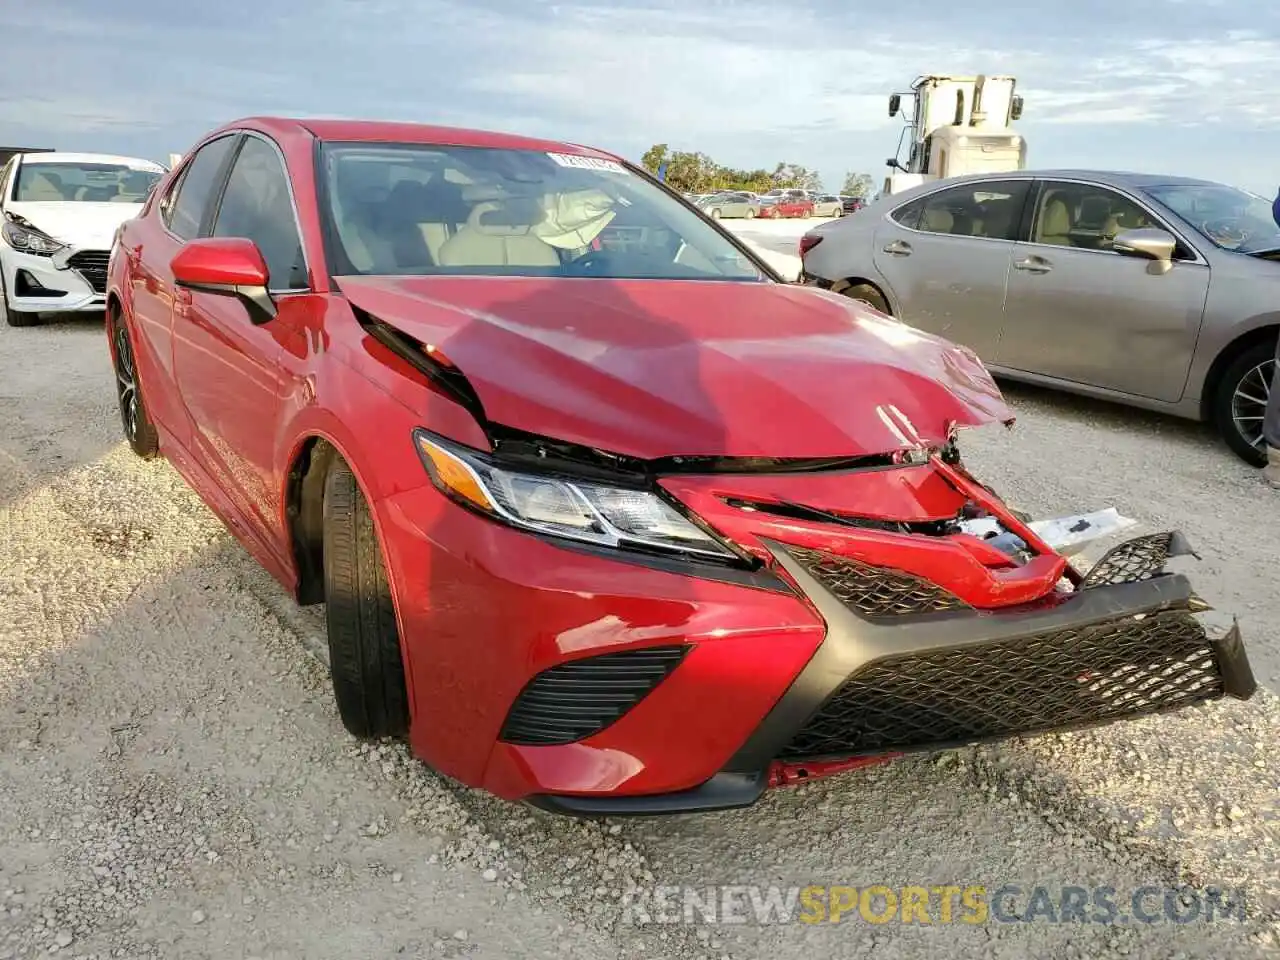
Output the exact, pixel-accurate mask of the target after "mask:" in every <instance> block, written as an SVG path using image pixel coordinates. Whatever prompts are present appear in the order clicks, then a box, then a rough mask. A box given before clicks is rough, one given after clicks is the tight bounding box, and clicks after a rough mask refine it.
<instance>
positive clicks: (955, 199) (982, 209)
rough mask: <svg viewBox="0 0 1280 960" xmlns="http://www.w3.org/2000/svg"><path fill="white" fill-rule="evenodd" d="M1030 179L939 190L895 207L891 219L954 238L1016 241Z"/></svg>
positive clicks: (926, 231) (911, 226)
mask: <svg viewBox="0 0 1280 960" xmlns="http://www.w3.org/2000/svg"><path fill="white" fill-rule="evenodd" d="M1029 186H1030V181H1027V180H983V181H979V182H976V183H966V184H962V185H960V186H957V187H951V188H950V189H948V190H939V191H938V192H937V193H931V194H929V195H928V196H924V197H919V198H917V199H915V200H913V201H911V202H910V203H908V204H906V205H904V206H902V207H899V208H898V209H897V210H895V211H894V212H893V214H892V217H893V219H894V220H896V221H897V222H898V223H900V224H902V226H904V227H908V228H909V229H912V230H920V231H922V232H924V233H941V234H947V235H950V236H955V237H983V238H985V239H987V240H1016V239H1017V237H1018V224H1019V222H1020V220H1021V218H1022V207H1023V204H1024V203H1025V202H1026V199H1027V191H1028V188H1029Z"/></svg>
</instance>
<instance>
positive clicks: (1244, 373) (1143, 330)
mask: <svg viewBox="0 0 1280 960" xmlns="http://www.w3.org/2000/svg"><path fill="white" fill-rule="evenodd" d="M800 246H801V256H802V259H803V267H802V273H801V280H802V282H807V283H812V284H817V285H819V286H822V287H825V288H828V289H832V290H836V291H839V292H841V293H845V294H847V295H849V296H852V297H855V298H857V299H861V300H865V301H867V302H868V303H870V304H871V305H873V306H874V307H876V308H877V309H878V310H881V311H882V312H885V313H889V314H892V315H893V316H895V317H899V318H901V319H902V320H905V321H906V322H907V323H909V324H911V325H912V326H915V327H918V328H920V329H922V330H926V331H929V332H932V333H937V334H941V335H944V336H946V337H948V338H951V339H954V340H957V341H959V342H960V343H963V344H965V345H967V346H969V347H971V348H972V349H973V350H975V351H976V352H977V353H978V355H979V356H980V357H982V359H983V361H984V362H985V363H986V364H987V365H988V367H989V368H990V369H991V370H993V371H994V372H996V373H997V374H999V375H1003V376H1005V377H1008V378H1010V379H1020V380H1027V381H1029V382H1033V383H1039V384H1043V385H1046V386H1051V387H1056V388H1059V389H1063V390H1069V391H1073V392H1077V393H1084V394H1089V395H1092V396H1097V397H1102V398H1105V399H1109V400H1114V401H1118V402H1120V403H1127V404H1132V405H1134V406H1139V407H1145V408H1149V409H1153V410H1160V411H1164V412H1166V413H1170V414H1173V415H1175V416H1181V417H1188V418H1192V419H1198V420H1205V421H1208V422H1210V423H1212V424H1213V425H1214V426H1215V427H1216V428H1217V430H1218V431H1219V432H1220V433H1221V435H1222V436H1223V438H1224V439H1225V440H1226V442H1227V444H1228V445H1229V446H1230V447H1231V449H1232V450H1234V451H1235V452H1236V453H1237V454H1238V455H1239V456H1241V457H1243V458H1244V459H1245V460H1248V461H1249V462H1250V463H1254V464H1258V465H1261V464H1262V463H1263V461H1264V454H1263V447H1264V443H1263V439H1262V419H1263V411H1264V409H1265V406H1266V401H1267V397H1268V394H1269V391H1270V390H1272V389H1277V384H1275V383H1274V380H1275V372H1274V367H1275V361H1274V357H1275V347H1276V337H1277V335H1278V332H1280V326H1278V325H1277V321H1276V316H1277V313H1276V291H1277V290H1280V262H1278V261H1280V229H1278V228H1277V226H1276V223H1275V221H1274V220H1273V219H1272V213H1271V201H1270V200H1269V199H1265V198H1263V197H1259V196H1256V195H1254V194H1251V193H1246V192H1245V191H1242V190H1238V189H1236V188H1234V187H1230V186H1227V185H1225V184H1221V183H1214V182H1210V181H1205V180H1194V179H1189V178H1185V177H1168V176H1147V175H1140V174H1127V173H1110V172H1097V171H1079V170H1060V171H1044V172H1032V171H1020V172H1018V173H1016V174H1014V173H1002V174H995V173H993V174H986V175H975V176H969V177H963V178H957V179H949V180H947V181H945V182H944V183H930V184H926V185H924V186H921V187H917V188H915V189H913V190H909V191H906V192H903V193H900V194H894V195H891V196H888V197H885V198H883V199H882V200H880V201H879V202H878V203H876V204H873V205H872V206H870V207H868V208H867V210H866V211H864V215H860V216H857V217H851V218H848V219H845V220H841V221H840V222H838V223H833V224H826V225H822V226H819V227H816V228H815V229H814V230H811V231H809V233H808V234H806V236H805V237H804V238H803V239H802V240H801V243H800Z"/></svg>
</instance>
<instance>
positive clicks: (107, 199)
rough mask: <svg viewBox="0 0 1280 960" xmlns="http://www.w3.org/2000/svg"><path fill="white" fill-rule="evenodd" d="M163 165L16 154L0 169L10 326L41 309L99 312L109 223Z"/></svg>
mask: <svg viewBox="0 0 1280 960" xmlns="http://www.w3.org/2000/svg"><path fill="white" fill-rule="evenodd" d="M164 172H165V170H164V167H162V166H161V165H160V164H158V163H152V162H151V161H150V160H140V159H137V158H136V157H117V156H111V155H107V154H95V153H22V154H17V155H15V156H13V157H11V158H10V159H9V162H8V163H7V164H6V165H5V167H4V169H3V171H0V215H2V217H3V222H2V223H0V294H3V297H4V314H5V320H6V322H8V324H9V325H10V326H12V327H25V326H30V325H32V324H34V323H37V322H38V321H39V319H40V315H41V314H44V313H73V312H78V311H98V312H100V311H101V310H102V309H103V307H104V305H105V303H106V296H105V295H106V290H107V258H108V256H109V255H110V251H111V240H112V237H113V236H114V234H115V232H116V228H117V227H118V226H120V224H121V223H123V222H124V221H125V220H128V219H129V218H130V217H133V216H135V215H136V214H137V213H138V211H139V210H141V209H142V203H143V201H144V200H145V199H146V197H147V193H148V192H149V191H150V189H151V187H152V186H153V185H154V184H155V183H156V181H157V180H159V179H160V177H161V175H162V174H163V173H164Z"/></svg>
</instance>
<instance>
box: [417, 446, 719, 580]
mask: <svg viewBox="0 0 1280 960" xmlns="http://www.w3.org/2000/svg"><path fill="white" fill-rule="evenodd" d="M413 439H414V443H415V445H416V446H417V448H418V453H419V455H420V456H421V457H422V462H423V464H424V465H425V466H426V468H427V472H428V474H430V476H431V480H432V482H433V483H434V484H435V485H436V487H438V488H439V489H440V491H441V492H443V493H445V494H446V495H448V496H450V497H452V498H453V499H455V500H458V501H460V502H462V503H464V504H466V505H467V506H469V507H471V508H473V509H476V510H479V511H481V512H483V513H485V514H487V515H488V516H490V517H493V518H494V519H495V520H500V521H502V522H504V523H507V524H510V525H511V526H513V527H519V528H521V529H523V530H529V531H533V532H536V533H543V534H547V535H550V536H555V537H564V538H565V539H568V540H578V541H582V542H584V543H593V544H597V545H599V546H603V547H615V548H619V549H628V548H630V549H640V550H646V551H651V552H652V551H662V552H667V553H676V554H694V555H697V556H700V557H707V558H711V559H716V560H722V561H734V560H738V559H740V557H739V555H738V554H737V553H735V552H734V551H733V550H732V549H730V548H729V547H728V546H727V545H726V544H724V543H723V542H722V541H721V540H719V539H718V538H717V537H715V536H714V535H713V534H711V533H709V532H708V531H706V530H704V529H702V527H700V526H698V525H697V524H696V523H694V522H693V521H692V520H690V519H688V518H687V517H686V516H684V514H682V513H681V512H680V511H678V510H677V509H675V507H673V506H672V505H671V504H669V503H668V502H667V501H666V500H664V499H663V498H662V497H660V496H658V495H657V494H656V493H653V492H652V491H649V490H638V489H631V488H626V487H614V486H609V485H607V484H601V483H597V482H594V481H587V480H579V479H576V478H571V477H565V476H559V475H555V476H553V475H551V474H542V473H537V472H534V471H531V470H524V469H513V468H511V467H508V466H499V465H498V464H496V463H494V462H493V461H492V460H491V459H489V458H488V457H485V456H484V455H483V454H481V453H479V452H477V451H475V450H471V449H469V448H467V447H463V446H460V445H458V444H455V443H449V442H447V441H443V440H441V439H440V438H438V437H434V436H432V435H430V434H428V433H426V432H425V431H422V430H418V431H416V432H415V433H414V437H413Z"/></svg>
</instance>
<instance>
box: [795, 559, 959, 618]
mask: <svg viewBox="0 0 1280 960" xmlns="http://www.w3.org/2000/svg"><path fill="white" fill-rule="evenodd" d="M787 550H788V551H789V552H790V554H791V555H792V556H793V557H795V558H796V562H798V563H799V564H800V565H801V566H802V567H804V569H805V571H806V572H807V573H808V574H809V575H810V576H812V577H813V578H814V579H815V580H817V581H818V582H819V583H821V584H822V585H823V586H824V587H826V588H827V589H828V590H830V591H831V592H832V593H834V594H835V595H836V596H837V597H838V598H839V599H840V601H841V602H842V603H844V605H845V606H847V607H849V608H851V609H853V610H856V611H857V612H858V613H861V614H862V615H863V616H866V617H900V616H904V615H907V614H913V613H936V612H938V611H941V610H967V609H970V608H969V605H968V604H967V603H965V602H964V601H963V600H961V599H960V598H959V597H957V596H954V595H952V594H950V593H948V592H947V591H946V590H943V589H942V588H941V587H939V586H936V585H935V584H932V583H930V582H929V581H928V580H922V579H920V578H919V577H914V576H912V575H911V574H909V573H903V572H902V571H901V570H891V569H889V568H888V567H874V566H872V565H871V564H868V563H862V562H861V561H859V560H852V559H850V558H849V557H839V556H836V555H835V554H831V553H823V552H821V551H818V550H806V549H804V548H803V547H788V548H787Z"/></svg>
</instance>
